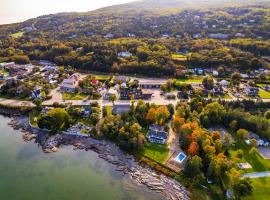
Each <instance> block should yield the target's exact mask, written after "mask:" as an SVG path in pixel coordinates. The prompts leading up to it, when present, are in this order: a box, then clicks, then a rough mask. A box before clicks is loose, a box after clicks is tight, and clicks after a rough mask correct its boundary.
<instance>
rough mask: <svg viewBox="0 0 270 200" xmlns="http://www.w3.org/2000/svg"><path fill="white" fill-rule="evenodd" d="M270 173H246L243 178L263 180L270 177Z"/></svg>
mask: <svg viewBox="0 0 270 200" xmlns="http://www.w3.org/2000/svg"><path fill="white" fill-rule="evenodd" d="M269 176H270V172H269V171H266V172H253V173H246V174H244V175H243V176H242V177H244V178H263V177H269Z"/></svg>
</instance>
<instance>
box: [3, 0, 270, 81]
mask: <svg viewBox="0 0 270 200" xmlns="http://www.w3.org/2000/svg"><path fill="white" fill-rule="evenodd" d="M269 30H270V1H269V0H193V1H191V0H143V1H137V2H133V3H129V4H123V5H116V6H110V7H106V8H102V9H99V10H96V11H91V12H84V13H60V14H53V15H46V16H40V17H38V18H34V19H29V20H27V21H25V22H22V23H17V24H10V25H2V26H0V62H7V61H16V62H19V63H28V62H30V61H34V60H50V61H52V62H55V63H56V64H58V65H66V66H67V65H71V66H74V67H76V68H80V69H83V70H95V71H103V72H117V73H132V74H138V73H141V74H147V75H154V76H163V75H168V76H174V75H176V74H177V73H179V72H180V75H181V70H183V69H186V68H188V67H189V68H190V67H204V68H218V67H223V68H228V69H232V68H234V69H235V70H241V71H250V70H254V69H258V68H261V67H269V60H270V59H269V58H267V57H270V31H269ZM121 52H122V53H123V52H124V55H129V56H121V55H123V54H120V56H119V53H121ZM179 54H182V55H179ZM153 72H154V73H153Z"/></svg>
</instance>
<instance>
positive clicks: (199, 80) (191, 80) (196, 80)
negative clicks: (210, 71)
mask: <svg viewBox="0 0 270 200" xmlns="http://www.w3.org/2000/svg"><path fill="white" fill-rule="evenodd" d="M202 80H203V77H192V78H188V79H177V81H179V82H182V83H202Z"/></svg>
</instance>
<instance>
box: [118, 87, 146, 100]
mask: <svg viewBox="0 0 270 200" xmlns="http://www.w3.org/2000/svg"><path fill="white" fill-rule="evenodd" d="M131 99H133V100H138V99H142V90H141V89H140V88H132V87H129V88H128V87H126V88H120V100H131Z"/></svg>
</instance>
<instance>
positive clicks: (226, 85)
mask: <svg viewBox="0 0 270 200" xmlns="http://www.w3.org/2000/svg"><path fill="white" fill-rule="evenodd" d="M219 83H220V85H222V86H223V87H228V86H229V85H230V82H229V81H227V80H222V81H220V82H219Z"/></svg>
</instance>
